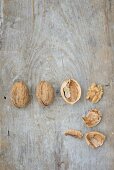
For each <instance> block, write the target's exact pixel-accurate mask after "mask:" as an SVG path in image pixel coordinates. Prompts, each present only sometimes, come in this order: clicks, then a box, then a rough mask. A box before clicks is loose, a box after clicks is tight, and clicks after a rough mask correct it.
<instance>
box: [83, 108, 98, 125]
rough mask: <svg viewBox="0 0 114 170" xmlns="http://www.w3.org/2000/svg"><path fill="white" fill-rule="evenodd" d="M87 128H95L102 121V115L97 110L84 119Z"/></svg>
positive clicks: (91, 111) (90, 112) (93, 110)
mask: <svg viewBox="0 0 114 170" xmlns="http://www.w3.org/2000/svg"><path fill="white" fill-rule="evenodd" d="M82 119H83V121H84V123H85V124H86V125H87V127H94V126H96V125H97V124H98V123H100V121H101V113H100V111H99V110H97V109H92V110H90V111H89V112H88V113H87V115H86V116H85V117H82Z"/></svg>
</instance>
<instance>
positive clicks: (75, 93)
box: [61, 79, 81, 104]
mask: <svg viewBox="0 0 114 170" xmlns="http://www.w3.org/2000/svg"><path fill="white" fill-rule="evenodd" d="M61 96H62V98H63V99H64V100H65V102H67V103H69V104H74V103H76V102H77V101H78V100H79V99H80V97H81V87H80V85H79V83H78V82H77V81H76V80H74V79H69V80H65V81H64V82H63V83H62V85H61Z"/></svg>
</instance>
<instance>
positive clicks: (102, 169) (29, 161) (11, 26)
mask: <svg viewBox="0 0 114 170" xmlns="http://www.w3.org/2000/svg"><path fill="white" fill-rule="evenodd" d="M113 52H114V0H0V127H1V131H0V170H114V56H113ZM66 78H74V79H76V80H77V81H79V83H80V85H81V87H82V97H81V100H80V101H79V102H78V103H77V104H75V105H73V106H70V105H68V104H66V103H65V102H64V101H63V99H62V98H61V96H60V92H59V89H60V86H61V83H62V81H63V80H64V79H66ZM16 80H24V81H25V82H26V83H27V85H28V86H29V88H30V91H31V98H32V100H31V103H30V104H29V105H28V106H27V108H25V109H17V108H15V107H13V106H12V105H11V103H10V99H9V91H10V88H11V85H12V84H13V82H14V81H16ZM40 80H48V81H50V82H51V83H52V84H53V86H54V88H55V91H56V98H55V101H54V103H53V105H50V106H49V107H42V106H40V105H39V104H38V103H37V101H36V98H35V87H36V84H37V83H38V82H39V81H40ZM92 82H97V83H101V84H102V85H103V86H104V97H103V99H102V100H101V101H100V102H99V103H98V104H95V105H93V104H91V103H89V102H88V101H86V100H85V96H86V92H87V88H88V86H89V85H90V84H91V83H92ZM90 108H99V109H100V110H101V112H102V114H103V119H102V121H101V123H100V124H99V125H98V126H96V127H94V128H92V129H88V128H86V127H85V125H84V124H83V122H82V118H81V117H82V116H83V115H84V114H85V113H86V112H87V111H88V110H89V109H90ZM68 128H75V129H77V130H78V129H79V130H82V132H83V133H85V132H88V131H91V130H98V131H100V132H103V133H104V134H105V135H106V136H107V139H106V142H105V143H104V145H103V146H102V147H101V148H99V149H96V150H93V149H91V148H90V147H88V146H87V144H86V142H85V140H84V139H83V140H82V141H80V140H78V139H75V138H72V137H65V136H64V134H63V133H64V131H65V130H66V129H68Z"/></svg>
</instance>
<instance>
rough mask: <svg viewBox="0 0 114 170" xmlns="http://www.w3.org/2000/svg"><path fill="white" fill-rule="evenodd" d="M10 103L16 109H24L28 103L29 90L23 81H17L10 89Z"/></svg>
mask: <svg viewBox="0 0 114 170" xmlns="http://www.w3.org/2000/svg"><path fill="white" fill-rule="evenodd" d="M10 97H11V101H12V103H13V105H15V106H16V107H18V108H22V107H25V106H26V105H27V104H28V103H29V101H30V95H29V89H28V87H27V85H26V84H25V83H24V82H23V81H18V82H16V83H14V84H13V86H12V88H11V96H10Z"/></svg>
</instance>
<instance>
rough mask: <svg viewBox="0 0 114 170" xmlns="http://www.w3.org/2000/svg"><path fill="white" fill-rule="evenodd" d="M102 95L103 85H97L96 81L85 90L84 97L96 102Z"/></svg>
mask: <svg viewBox="0 0 114 170" xmlns="http://www.w3.org/2000/svg"><path fill="white" fill-rule="evenodd" d="M102 96H103V87H102V86H101V85H97V84H96V83H93V84H92V85H91V86H90V87H89V89H88V92H87V96H86V99H87V100H89V101H90V102H92V103H97V102H98V101H100V100H101V98H102Z"/></svg>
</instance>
